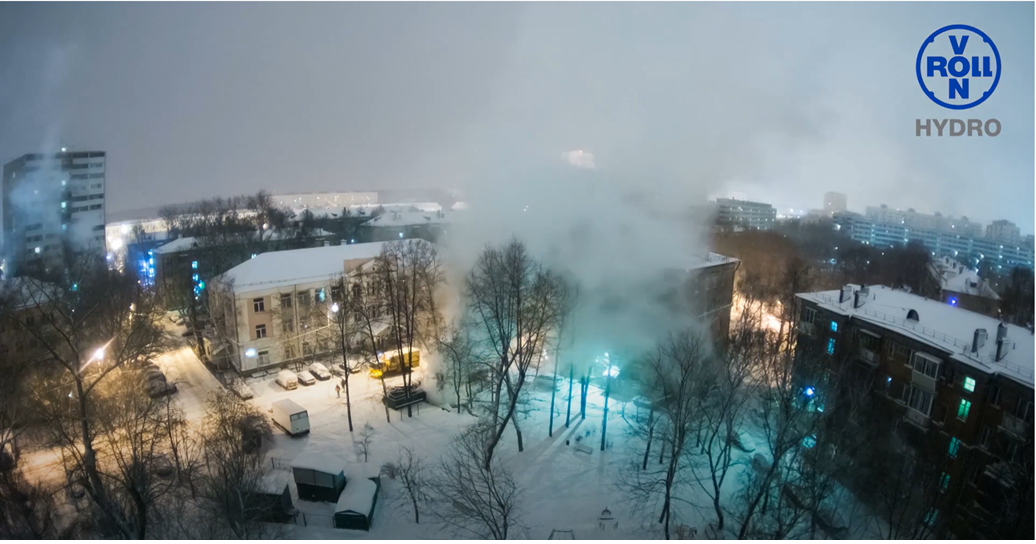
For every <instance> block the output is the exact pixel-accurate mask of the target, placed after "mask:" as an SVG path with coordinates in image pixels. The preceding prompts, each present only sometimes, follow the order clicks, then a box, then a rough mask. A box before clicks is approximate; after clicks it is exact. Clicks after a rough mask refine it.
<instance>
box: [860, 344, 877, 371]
mask: <svg viewBox="0 0 1036 544" xmlns="http://www.w3.org/2000/svg"><path fill="white" fill-rule="evenodd" d="M859 357H860V360H861V361H863V362H865V363H867V365H868V366H872V367H873V366H878V354H877V353H874V352H873V351H871V350H869V349H867V348H864V347H861V348H860V349H859Z"/></svg>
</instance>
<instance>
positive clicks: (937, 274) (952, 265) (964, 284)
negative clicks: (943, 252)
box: [928, 257, 1000, 317]
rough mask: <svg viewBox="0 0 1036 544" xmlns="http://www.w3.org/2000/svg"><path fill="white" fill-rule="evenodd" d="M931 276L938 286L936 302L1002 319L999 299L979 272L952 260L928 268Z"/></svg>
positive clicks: (948, 259) (935, 262)
mask: <svg viewBox="0 0 1036 544" xmlns="http://www.w3.org/2000/svg"><path fill="white" fill-rule="evenodd" d="M928 272H929V273H930V274H931V276H932V279H934V280H935V283H936V285H938V292H936V293H933V295H934V296H935V298H938V299H939V300H941V301H942V302H945V303H946V304H949V305H950V306H956V307H958V308H964V309H965V310H971V311H972V312H976V313H980V314H983V315H988V316H990V317H999V315H1000V295H998V294H996V291H994V290H993V288H992V287H990V286H989V280H986V279H983V278H980V277H979V275H978V271H977V270H974V269H972V268H969V267H968V266H967V265H965V264H963V263H961V262H959V261H957V260H954V259H951V258H949V257H939V258H937V259H934V260H933V261H932V262H931V263H929V264H928Z"/></svg>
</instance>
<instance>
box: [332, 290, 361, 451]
mask: <svg viewBox="0 0 1036 544" xmlns="http://www.w3.org/2000/svg"><path fill="white" fill-rule="evenodd" d="M326 301H327V302H326V304H325V306H326V309H327V312H326V313H327V314H328V316H329V318H330V320H331V338H330V340H331V343H332V345H331V346H330V349H329V351H330V352H331V353H337V354H340V355H341V356H342V385H343V386H344V387H343V388H344V389H345V417H346V420H347V421H348V423H349V432H350V433H351V432H353V407H352V397H351V396H350V393H349V376H351V375H352V369H351V368H350V366H349V356H350V355H352V354H353V351H354V347H353V338H355V336H356V330H355V328H356V325H357V323H355V322H354V321H353V320H352V317H351V315H350V314H352V312H350V311H349V309H350V308H352V307H353V301H352V291H351V290H350V289H349V288H348V284H347V282H346V280H345V277H342V276H340V277H337V278H334V279H332V281H331V296H330V297H327V299H326Z"/></svg>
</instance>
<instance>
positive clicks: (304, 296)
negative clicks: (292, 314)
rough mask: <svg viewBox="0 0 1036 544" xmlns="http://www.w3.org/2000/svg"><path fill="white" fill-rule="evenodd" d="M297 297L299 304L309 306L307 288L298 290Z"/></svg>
mask: <svg viewBox="0 0 1036 544" xmlns="http://www.w3.org/2000/svg"><path fill="white" fill-rule="evenodd" d="M297 298H298V299H299V306H309V300H310V299H309V289H306V290H305V291H299V294H298V295H297Z"/></svg>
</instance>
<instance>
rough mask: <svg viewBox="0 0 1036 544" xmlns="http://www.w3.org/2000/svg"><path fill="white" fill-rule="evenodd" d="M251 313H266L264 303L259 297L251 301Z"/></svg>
mask: <svg viewBox="0 0 1036 544" xmlns="http://www.w3.org/2000/svg"><path fill="white" fill-rule="evenodd" d="M252 311H254V312H255V313H257V314H261V313H263V312H265V311H266V303H265V302H264V301H263V299H262V298H261V297H260V298H253V299H252Z"/></svg>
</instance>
